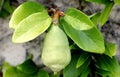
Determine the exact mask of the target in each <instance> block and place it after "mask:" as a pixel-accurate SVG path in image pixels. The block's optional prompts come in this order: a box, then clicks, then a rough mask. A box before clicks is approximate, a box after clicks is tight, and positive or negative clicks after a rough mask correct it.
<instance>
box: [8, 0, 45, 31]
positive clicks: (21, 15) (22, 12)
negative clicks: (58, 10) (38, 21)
mask: <svg viewBox="0 0 120 77" xmlns="http://www.w3.org/2000/svg"><path fill="white" fill-rule="evenodd" d="M43 11H45V8H44V7H43V6H42V5H40V4H39V3H37V2H32V1H29V2H25V3H23V4H21V5H20V6H19V7H18V8H17V9H16V10H15V11H14V12H13V15H12V17H11V20H10V23H9V26H10V28H13V29H15V28H16V27H17V25H18V24H19V23H20V22H21V21H22V20H23V19H25V18H27V17H28V16H30V15H31V14H34V13H37V12H43Z"/></svg>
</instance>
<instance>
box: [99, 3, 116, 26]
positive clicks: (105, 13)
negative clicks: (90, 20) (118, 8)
mask: <svg viewBox="0 0 120 77" xmlns="http://www.w3.org/2000/svg"><path fill="white" fill-rule="evenodd" d="M113 6H114V2H111V3H108V4H106V5H105V8H104V10H103V11H102V13H101V16H100V20H99V22H100V25H101V26H103V25H104V24H105V23H106V21H107V20H108V17H109V15H110V12H111V10H112V8H113Z"/></svg>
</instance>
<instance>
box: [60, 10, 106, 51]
mask: <svg viewBox="0 0 120 77" xmlns="http://www.w3.org/2000/svg"><path fill="white" fill-rule="evenodd" d="M61 24H62V25H63V28H64V30H65V32H66V34H67V35H68V36H69V37H70V38H71V39H72V40H73V41H74V42H75V43H76V44H77V45H78V46H79V47H80V48H81V49H83V50H85V51H88V52H93V53H103V52H104V51H105V48H104V40H103V37H102V35H101V33H100V31H99V30H98V29H97V28H96V26H95V25H94V24H93V23H92V21H91V20H90V19H89V18H88V17H87V16H86V15H85V14H84V13H82V12H80V11H79V10H76V9H73V8H71V9H68V10H67V12H66V15H65V16H64V17H63V18H62V19H61Z"/></svg>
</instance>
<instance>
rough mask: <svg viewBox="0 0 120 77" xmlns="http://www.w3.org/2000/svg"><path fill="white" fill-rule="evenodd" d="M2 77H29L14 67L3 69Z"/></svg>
mask: <svg viewBox="0 0 120 77" xmlns="http://www.w3.org/2000/svg"><path fill="white" fill-rule="evenodd" d="M3 77H29V76H28V75H26V74H24V73H23V72H21V71H19V70H17V69H16V68H15V67H12V66H11V67H9V68H7V69H5V72H4V73H3Z"/></svg>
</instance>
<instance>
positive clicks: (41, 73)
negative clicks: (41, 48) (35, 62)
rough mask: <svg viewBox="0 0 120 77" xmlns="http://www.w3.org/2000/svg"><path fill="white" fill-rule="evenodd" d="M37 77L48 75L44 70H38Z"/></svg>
mask: <svg viewBox="0 0 120 77" xmlns="http://www.w3.org/2000/svg"><path fill="white" fill-rule="evenodd" d="M37 77H49V74H48V72H46V71H45V70H39V71H38V73H37Z"/></svg>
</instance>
